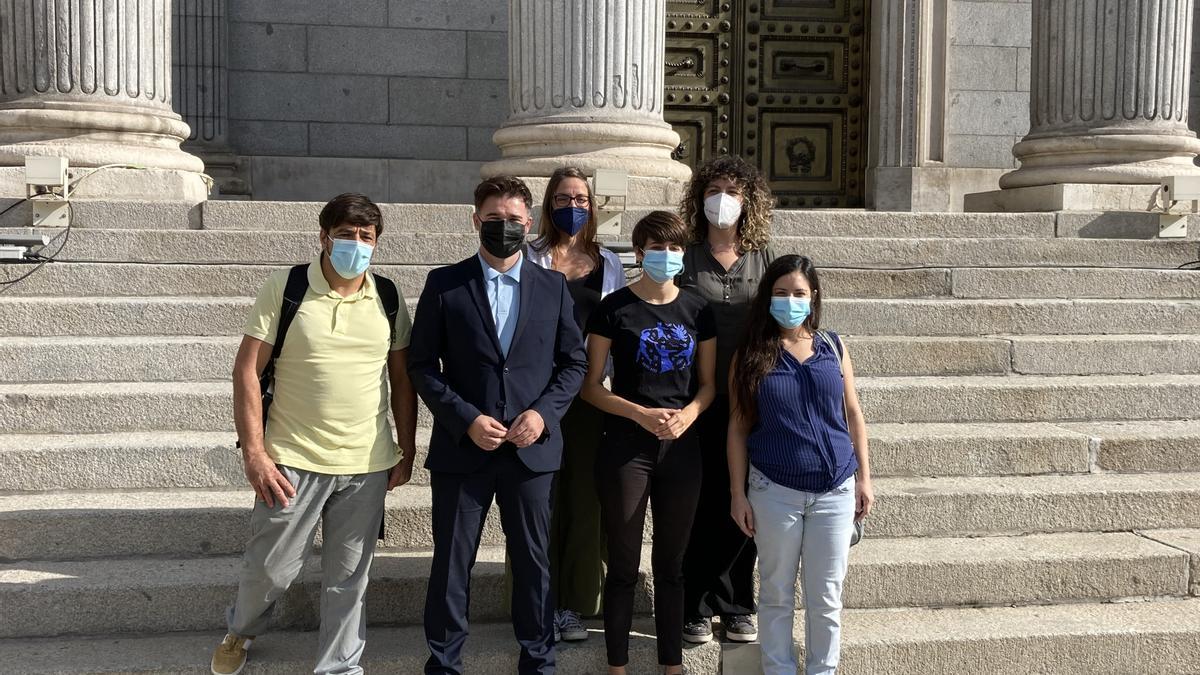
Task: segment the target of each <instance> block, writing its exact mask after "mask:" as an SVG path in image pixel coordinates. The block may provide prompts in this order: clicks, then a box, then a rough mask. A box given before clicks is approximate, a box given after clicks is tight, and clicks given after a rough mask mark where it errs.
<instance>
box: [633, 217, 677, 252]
mask: <svg viewBox="0 0 1200 675" xmlns="http://www.w3.org/2000/svg"><path fill="white" fill-rule="evenodd" d="M651 239H653V240H654V241H658V242H662V243H664V244H678V245H680V246H687V245H688V241H689V235H688V229H687V225H685V224H684V222H683V219H682V218H680V217H679V216H677V215H675V214H674V213H671V212H670V211H651V212H650V213H648V214H646V216H645V217H644V218H642V219H641V220H639V221H638V222H637V225H634V226H633V247H634V248H636V249H639V250H642V251H644V250H646V244H648V243H649V242H650V240H651Z"/></svg>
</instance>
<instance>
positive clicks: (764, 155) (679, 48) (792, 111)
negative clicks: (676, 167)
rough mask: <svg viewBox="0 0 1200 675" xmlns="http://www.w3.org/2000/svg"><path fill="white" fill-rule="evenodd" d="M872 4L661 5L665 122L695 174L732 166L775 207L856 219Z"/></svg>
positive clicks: (746, 0) (698, 1) (790, 0)
mask: <svg viewBox="0 0 1200 675" xmlns="http://www.w3.org/2000/svg"><path fill="white" fill-rule="evenodd" d="M869 6H870V0H737V1H735V0H667V58H666V80H665V81H666V113H665V115H666V119H667V121H668V122H670V123H671V125H672V126H674V127H675V130H676V131H678V132H679V134H680V137H681V139H682V142H681V143H680V146H679V148H678V149H677V150H676V156H677V158H678V159H680V160H681V161H684V162H686V163H688V164H690V165H692V166H693V167H694V166H696V165H698V164H700V163H702V162H704V161H705V160H707V159H709V158H711V157H713V156H716V155H721V154H740V155H741V156H742V157H744V158H746V160H747V161H749V162H751V163H753V164H755V165H757V166H758V167H759V168H760V169H761V170H762V171H763V172H764V173H765V174H766V176H767V179H768V181H770V183H771V188H772V190H774V191H775V193H776V195H777V196H778V197H779V203H780V206H784V207H790V208H833V207H861V206H862V205H863V187H864V185H863V174H864V169H865V166H864V165H865V159H866V146H865V134H864V132H863V129H864V126H865V124H866V119H865V117H866V109H867V105H866V101H867V81H866V80H867V78H866V73H867V46H868V45H867V39H868V37H867V36H868V35H869V31H868V23H867V22H868V20H869V17H868V11H869Z"/></svg>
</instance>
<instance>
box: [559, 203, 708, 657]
mask: <svg viewBox="0 0 1200 675" xmlns="http://www.w3.org/2000/svg"><path fill="white" fill-rule="evenodd" d="M687 242H688V232H687V228H686V227H685V226H684V223H683V221H682V220H680V218H679V217H678V216H676V215H675V214H673V213H669V212H666V211H655V212H653V213H651V214H649V215H647V216H646V217H645V218H643V219H642V220H641V221H639V222H638V224H637V226H636V227H635V228H634V229H633V245H634V248H635V249H636V252H637V256H638V261H639V262H640V263H641V265H642V277H641V278H640V279H638V280H637V281H635V282H634V283H633V284H631V285H629V286H627V287H626V288H623V289H621V290H619V291H615V292H614V293H612V294H610V295H609V296H607V297H606V298H604V300H602V301H601V302H600V306H599V307H598V308H597V309H596V311H595V312H593V313H592V316H591V319H590V320H589V322H588V329H587V332H588V335H589V337H588V374H587V378H586V379H585V380H584V385H583V391H582V396H583V398H584V400H586V401H587V402H589V403H591V404H592V405H594V406H596V407H597V408H599V409H600V410H602V411H604V412H605V413H607V415H606V418H605V429H604V440H603V443H602V445H601V449H600V455H599V457H598V458H597V460H596V485H597V491H598V492H599V493H600V512H601V518H602V521H603V524H604V532H605V537H606V539H607V543H608V578H607V579H606V580H605V583H604V640H605V644H606V646H607V649H608V663H609V673H610V675H625V665H626V664H627V663H628V661H629V631H630V628H631V627H632V623H633V595H634V589H635V587H636V586H637V583H638V567H639V563H640V562H641V555H642V532H643V525H644V523H645V519H646V503H647V501H648V500H649V501H652V502H653V506H654V550H653V554H652V567H653V571H654V614H655V624H656V628H657V632H658V661H659V663H660V664H662V665H663V666H664V672H665V673H667V674H668V675H673V674H676V673H681V672H683V670H682V663H683V645H682V642H683V641H682V637H681V635H682V630H683V554H684V551H685V550H686V549H687V542H688V536H689V533H690V532H691V527H692V519H693V517H694V516H695V513H696V503H697V500H698V499H699V495H700V475H701V464H700V454H699V453H700V450H699V445H698V443H697V440H696V435H695V433H694V431H693V430H692V424H693V423H694V422H695V421H696V418H697V417H698V416H699V415H700V413H701V412H703V411H704V409H705V408H707V407H708V405H709V404H710V403H711V402H712V400H713V396H714V395H715V393H716V385H715V383H714V381H713V380H714V378H713V371H714V368H715V363H716V325H715V321H714V319H713V314H712V310H711V309H710V308H709V306H708V302H707V301H705V300H704V299H703V298H701V297H700V296H698V295H695V294H694V293H691V292H689V291H684V290H681V289H679V288H678V287H677V286H675V282H674V278H675V276H676V275H678V274H679V272H680V271H681V270H682V268H683V248H684V246H686V245H687ZM610 354H611V356H612V364H613V375H612V391H609V390H608V389H605V388H604V384H603V380H604V375H605V365H606V363H607V361H608V358H609V355H610Z"/></svg>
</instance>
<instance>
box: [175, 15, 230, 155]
mask: <svg viewBox="0 0 1200 675" xmlns="http://www.w3.org/2000/svg"><path fill="white" fill-rule="evenodd" d="M173 5H174V6H173V10H174V12H173V14H174V23H173V29H174V33H173V35H174V42H175V44H174V48H175V58H174V69H175V72H174V81H173V82H172V92H173V96H174V103H175V109H176V110H177V111H178V112H179V114H180V116H182V117H183V121H184V122H186V123H187V125H188V126H189V127H191V130H192V133H191V135H190V136H189V137H188V139H187V142H188V145H189V146H190V147H192V148H196V149H197V150H199V149H213V150H217V151H222V152H227V151H228V150H229V147H228V146H229V143H228V138H227V136H228V133H229V83H228V79H227V76H226V71H225V61H226V52H227V45H226V40H227V31H228V28H227V26H226V23H225V0H174V3H173Z"/></svg>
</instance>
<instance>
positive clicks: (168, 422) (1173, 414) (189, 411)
mask: <svg viewBox="0 0 1200 675" xmlns="http://www.w3.org/2000/svg"><path fill="white" fill-rule="evenodd" d="M858 393H859V398H860V400H861V401H862V405H863V409H864V411H865V412H866V417H867V420H868V422H871V423H881V422H1043V421H1063V422H1071V421H1076V422H1084V421H1091V420H1111V421H1120V420H1139V419H1143V420H1155V419H1161V420H1173V419H1191V418H1195V417H1198V416H1200V415H1198V414H1197V410H1198V408H1200V377H1197V376H1194V375H1149V376H1131V375H1113V376H1109V375H1093V376H1056V377H1049V376H1032V375H1019V376H1009V377H988V376H964V377H878V378H875V377H871V378H862V379H860V380H859V381H858ZM147 411H153V414H152V415H148V414H147ZM231 411H232V388H231V387H230V385H229V383H228V382H76V383H53V384H29V383H17V384H11V383H10V384H0V429H3V430H4V431H6V432H8V433H20V434H91V433H111V432H138V431H148V430H155V431H232V430H233V415H232V412H231ZM418 426H422V427H432V426H433V420H432V417H431V416H430V414H429V412H428V410H427V409H426V408H425V407H424V406H423V405H421V406H419V412H418Z"/></svg>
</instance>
